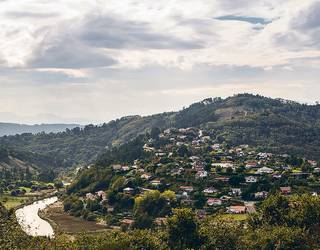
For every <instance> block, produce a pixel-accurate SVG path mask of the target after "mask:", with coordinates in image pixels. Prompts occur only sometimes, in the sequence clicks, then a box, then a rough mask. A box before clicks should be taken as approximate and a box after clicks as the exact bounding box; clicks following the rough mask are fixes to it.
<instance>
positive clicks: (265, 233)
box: [242, 226, 314, 250]
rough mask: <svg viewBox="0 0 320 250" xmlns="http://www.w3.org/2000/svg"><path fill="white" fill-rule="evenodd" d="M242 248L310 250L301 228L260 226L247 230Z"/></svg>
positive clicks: (251, 249) (254, 249)
mask: <svg viewBox="0 0 320 250" xmlns="http://www.w3.org/2000/svg"><path fill="white" fill-rule="evenodd" d="M242 243H243V249H248V250H278V249H281V250H293V249H295V250H309V249H310V250H311V249H314V247H313V246H312V244H311V242H310V239H309V238H308V236H307V235H306V233H305V231H304V230H303V229H301V228H292V227H290V228H289V227H284V226H278V227H262V228H259V229H256V230H252V231H249V232H248V233H247V234H246V235H245V236H244V237H243V238H242Z"/></svg>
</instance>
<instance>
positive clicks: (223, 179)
mask: <svg viewBox="0 0 320 250" xmlns="http://www.w3.org/2000/svg"><path fill="white" fill-rule="evenodd" d="M214 179H215V180H216V181H222V182H228V181H229V177H225V176H219V177H216V178H214Z"/></svg>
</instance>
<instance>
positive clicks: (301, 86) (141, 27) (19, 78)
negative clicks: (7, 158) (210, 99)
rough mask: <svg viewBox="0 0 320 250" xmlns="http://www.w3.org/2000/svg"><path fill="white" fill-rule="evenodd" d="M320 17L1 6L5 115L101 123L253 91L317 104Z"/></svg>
mask: <svg viewBox="0 0 320 250" xmlns="http://www.w3.org/2000/svg"><path fill="white" fill-rule="evenodd" d="M319 9H320V4H319V1H318V0H305V1H301V0H287V1H280V0H256V1H251V0H237V1H234V0H197V1H194V0H172V1H168V0H158V1H153V0H140V1H136V0H121V1H119V0H108V1H106V0H96V1H84V0H57V1H40V0H24V1H20V2H19V3H17V1H15V0H7V1H2V2H0V18H1V19H0V20H1V21H0V73H1V75H0V87H1V93H0V106H1V107H2V109H3V110H4V111H7V112H12V113H21V112H24V113H26V114H30V115H33V116H35V115H36V114H38V113H53V114H57V115H59V117H60V116H61V117H86V118H89V119H93V120H96V121H98V120H99V121H100V120H109V119H111V118H115V117H118V116H121V115H126V114H129V113H130V114H132V113H141V114H146V113H153V112H160V111H162V110H170V109H177V108H179V107H181V106H182V105H186V104H187V103H189V102H192V101H194V100H197V99H201V98H202V97H207V96H208V95H215V96H219V95H227V94H233V93H236V92H244V91H248V92H258V93H261V94H263V93H265V94H268V95H277V94H280V95H281V96H282V97H288V98H290V97H292V98H295V99H298V100H303V101H305V100H307V99H308V98H309V99H310V100H312V101H315V100H317V94H316V93H319V91H320V87H319V86H318V83H317V79H319V76H320V75H319V74H320V73H319V62H320V50H319V41H320V36H319V34H320V32H319V31H320V30H319V29H320V28H319V25H320V20H319V15H317V13H318V12H319ZM221 17H224V18H221ZM311 88H313V91H311V90H310V89H311ZM279 89H280V90H279ZM314 89H316V90H317V91H315V90H314ZM164 100H166V101H164ZM146 103H147V104H148V105H146ZM115 104H116V105H115ZM111 107H112V108H111ZM93 110H94V111H95V112H92V111H93ZM0 119H1V117H0Z"/></svg>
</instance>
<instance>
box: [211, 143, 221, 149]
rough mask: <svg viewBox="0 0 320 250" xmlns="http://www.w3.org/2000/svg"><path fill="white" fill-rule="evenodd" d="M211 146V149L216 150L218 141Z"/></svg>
mask: <svg viewBox="0 0 320 250" xmlns="http://www.w3.org/2000/svg"><path fill="white" fill-rule="evenodd" d="M211 148H212V149H213V150H218V149H220V144H218V143H216V144H213V145H212V146H211Z"/></svg>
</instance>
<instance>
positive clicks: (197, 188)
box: [85, 128, 320, 224]
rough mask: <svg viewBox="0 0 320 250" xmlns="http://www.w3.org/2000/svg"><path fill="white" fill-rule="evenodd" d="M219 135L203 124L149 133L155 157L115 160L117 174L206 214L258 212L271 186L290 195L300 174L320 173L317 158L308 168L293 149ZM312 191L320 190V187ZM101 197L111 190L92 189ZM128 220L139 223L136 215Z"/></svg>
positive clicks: (132, 190)
mask: <svg viewBox="0 0 320 250" xmlns="http://www.w3.org/2000/svg"><path fill="white" fill-rule="evenodd" d="M213 138H214V137H213V136H212V135H211V134H210V133H209V132H208V131H204V130H201V129H198V128H180V129H176V128H172V129H167V130H165V131H163V132H162V133H161V134H160V135H159V139H158V140H160V141H161V143H155V140H156V139H154V138H153V139H152V138H150V139H148V140H147V141H146V143H145V145H144V146H143V150H144V151H145V152H148V153H149V154H151V155H152V157H151V160H149V161H148V162H146V161H145V160H144V159H137V160H136V161H135V162H134V163H133V164H132V165H123V164H114V165H112V169H113V171H114V172H115V173H116V174H118V175H121V176H124V177H125V178H127V179H130V178H131V179H132V178H134V179H136V180H137V181H136V182H132V181H131V182H128V185H127V186H125V187H124V188H123V190H122V192H123V193H125V194H127V195H132V196H133V197H136V196H138V195H140V194H141V193H143V192H145V191H148V190H160V191H165V190H171V191H173V192H174V193H175V194H176V197H177V200H178V201H179V202H180V203H179V204H181V205H183V206H190V207H192V208H195V209H197V211H198V212H199V214H201V216H202V217H203V216H204V215H207V214H212V213H216V212H217V211H223V212H225V213H230V214H245V213H254V212H255V209H256V208H255V203H256V202H258V201H261V200H264V199H266V198H267V197H268V195H269V193H270V192H275V191H279V192H281V193H282V194H284V195H290V194H291V193H293V192H294V188H295V186H294V185H293V184H292V183H295V182H294V180H297V179H299V180H300V181H301V180H302V181H303V180H307V179H308V178H310V177H312V176H314V175H316V176H318V175H317V174H320V168H319V166H318V163H317V162H316V161H314V160H306V159H305V160H304V163H305V164H307V165H308V167H309V168H308V169H309V170H308V171H307V172H306V171H305V170H304V169H302V168H301V166H294V165H292V164H290V158H291V156H289V155H280V154H272V153H267V152H258V151H257V150H256V149H255V148H253V147H250V146H249V145H240V146H236V147H233V146H229V145H227V144H225V143H218V142H217V141H215V140H214V139H213ZM159 145H160V146H159ZM181 148H184V150H181ZM288 180H293V181H291V182H290V181H288ZM132 183H139V185H138V186H137V185H136V184H132ZM274 189H275V190H274ZM310 192H312V193H313V194H315V195H316V194H317V192H318V190H310ZM97 197H100V199H101V200H102V201H103V200H105V199H106V193H105V191H102V190H101V191H99V192H97V193H95V194H91V193H88V194H86V196H85V199H88V200H92V199H96V198H97ZM200 201H201V202H200ZM203 201H204V202H203ZM196 204H197V205H196ZM199 204H200V205H201V206H202V207H200V208H199ZM122 221H123V223H125V224H131V223H133V221H132V218H130V217H129V218H123V220H122ZM159 221H161V218H159ZM159 223H160V222H159Z"/></svg>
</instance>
